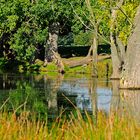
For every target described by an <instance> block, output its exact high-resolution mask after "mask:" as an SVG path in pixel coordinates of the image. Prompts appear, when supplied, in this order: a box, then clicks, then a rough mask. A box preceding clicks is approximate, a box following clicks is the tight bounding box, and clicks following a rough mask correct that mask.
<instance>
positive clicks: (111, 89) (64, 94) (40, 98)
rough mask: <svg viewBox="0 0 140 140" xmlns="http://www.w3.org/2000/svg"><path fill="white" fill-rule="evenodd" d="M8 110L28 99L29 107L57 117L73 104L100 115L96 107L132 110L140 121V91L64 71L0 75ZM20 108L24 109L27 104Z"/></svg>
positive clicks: (0, 88) (0, 98)
mask: <svg viewBox="0 0 140 140" xmlns="http://www.w3.org/2000/svg"><path fill="white" fill-rule="evenodd" d="M8 97H10V99H9V101H8V103H7V104H6V109H7V110H8V111H9V110H10V111H11V110H15V109H17V108H18V107H19V106H20V105H21V104H24V103H25V101H26V105H25V106H26V109H27V110H29V111H31V112H34V113H39V114H41V115H42V117H44V116H46V115H47V117H48V118H56V117H57V116H58V115H59V114H60V112H61V111H62V109H64V110H65V112H69V111H71V110H73V109H74V107H77V108H79V109H80V110H81V111H84V110H87V111H88V112H89V113H90V114H93V115H94V116H97V111H103V112H105V113H106V114H107V115H109V114H110V113H111V112H112V111H113V112H114V111H115V112H119V113H120V115H125V113H129V114H130V115H132V116H134V117H135V118H136V119H137V120H138V121H140V119H139V116H140V108H139V106H140V91H138V90H137V91H128V90H126V91H124V90H121V91H120V90H119V81H109V80H106V79H95V78H91V79H90V78H85V77H84V78H83V77H82V78H76V77H74V78H65V77H64V76H63V75H58V76H56V77H49V76H47V75H30V76H28V75H15V74H2V75H0V106H1V105H2V104H3V103H4V101H5V100H6V99H7V98H8ZM25 106H23V107H21V108H20V109H19V110H18V111H19V112H21V111H22V109H24V107H25Z"/></svg>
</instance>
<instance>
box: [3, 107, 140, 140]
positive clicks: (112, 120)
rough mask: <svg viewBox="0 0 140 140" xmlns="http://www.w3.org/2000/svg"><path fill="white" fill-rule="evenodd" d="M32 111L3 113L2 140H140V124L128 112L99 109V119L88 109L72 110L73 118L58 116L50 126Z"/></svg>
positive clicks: (71, 116) (71, 115)
mask: <svg viewBox="0 0 140 140" xmlns="http://www.w3.org/2000/svg"><path fill="white" fill-rule="evenodd" d="M29 115H31V114H30V113H29V112H22V113H21V114H20V116H18V117H17V116H16V115H15V114H10V113H6V112H1V113H0V140H119V139H120V140H133V139H134V140H139V139H140V133H139V132H140V126H139V124H138V123H136V121H135V120H134V119H133V118H131V117H129V116H126V117H125V118H124V117H123V116H118V115H115V114H113V113H112V114H110V116H105V115H104V114H103V113H102V112H98V114H97V119H96V121H95V120H94V119H93V118H92V116H90V115H88V113H87V112H85V116H86V117H84V118H83V116H82V115H81V113H80V111H78V110H77V114H76V115H75V114H73V113H71V114H70V116H69V119H64V117H63V119H61V118H59V119H56V121H55V122H54V123H53V124H52V125H51V127H50V126H48V122H47V121H45V122H43V121H40V120H38V121H37V120H35V119H31V118H30V117H29Z"/></svg>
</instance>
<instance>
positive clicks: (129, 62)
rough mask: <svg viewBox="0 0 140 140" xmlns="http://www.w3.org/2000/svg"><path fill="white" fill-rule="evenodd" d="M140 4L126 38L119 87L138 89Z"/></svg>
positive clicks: (139, 75) (139, 84)
mask: <svg viewBox="0 0 140 140" xmlns="http://www.w3.org/2000/svg"><path fill="white" fill-rule="evenodd" d="M139 22H140V6H139V7H138V10H137V13H136V16H135V21H134V25H135V26H134V27H135V28H134V30H133V32H132V34H131V36H130V38H129V40H128V45H127V52H126V61H125V65H124V71H123V73H122V78H121V82H120V83H121V85H120V87H121V88H128V89H140V24H139Z"/></svg>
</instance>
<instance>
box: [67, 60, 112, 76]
mask: <svg viewBox="0 0 140 140" xmlns="http://www.w3.org/2000/svg"><path fill="white" fill-rule="evenodd" d="M97 71H98V77H99V78H102V77H110V76H111V74H112V64H111V59H106V60H103V61H99V62H98V63H97ZM66 73H68V74H92V64H88V65H83V66H77V67H74V68H68V67H67V66H66Z"/></svg>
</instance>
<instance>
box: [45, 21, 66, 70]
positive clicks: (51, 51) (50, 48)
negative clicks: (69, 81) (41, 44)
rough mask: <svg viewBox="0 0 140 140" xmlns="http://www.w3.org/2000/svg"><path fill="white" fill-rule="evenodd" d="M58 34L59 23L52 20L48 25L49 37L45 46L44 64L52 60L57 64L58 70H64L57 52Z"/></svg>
mask: <svg viewBox="0 0 140 140" xmlns="http://www.w3.org/2000/svg"><path fill="white" fill-rule="evenodd" d="M58 34H59V23H58V22H54V23H52V24H51V25H50V26H49V38H48V41H47V45H46V47H45V59H44V61H45V63H44V66H46V65H47V63H48V62H52V61H54V62H55V63H56V65H57V66H58V71H59V72H64V65H63V62H62V60H61V58H60V56H59V54H58V43H57V42H58Z"/></svg>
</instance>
